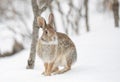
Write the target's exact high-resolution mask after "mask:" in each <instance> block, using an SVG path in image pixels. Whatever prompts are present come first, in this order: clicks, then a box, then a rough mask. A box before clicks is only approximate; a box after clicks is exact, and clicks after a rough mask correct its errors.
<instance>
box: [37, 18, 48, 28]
mask: <svg viewBox="0 0 120 82" xmlns="http://www.w3.org/2000/svg"><path fill="white" fill-rule="evenodd" d="M37 23H38V25H39V26H40V27H41V28H44V27H45V25H46V21H45V19H44V18H43V17H37Z"/></svg>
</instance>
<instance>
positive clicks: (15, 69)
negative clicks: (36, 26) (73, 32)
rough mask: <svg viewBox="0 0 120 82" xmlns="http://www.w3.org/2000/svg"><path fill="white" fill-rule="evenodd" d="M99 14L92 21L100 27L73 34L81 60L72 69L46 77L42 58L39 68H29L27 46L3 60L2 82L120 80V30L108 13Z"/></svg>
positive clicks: (0, 74) (95, 26)
mask: <svg viewBox="0 0 120 82" xmlns="http://www.w3.org/2000/svg"><path fill="white" fill-rule="evenodd" d="M96 16H97V17H95V16H94V18H93V19H92V21H91V22H90V24H91V28H95V29H98V30H92V31H91V32H89V33H85V34H81V36H71V38H72V40H73V41H74V43H75V44H76V47H77V52H78V60H77V62H76V64H75V65H74V66H73V67H72V70H71V71H69V72H67V73H64V74H61V75H54V76H51V77H46V76H43V75H41V73H42V71H43V63H42V61H41V60H40V59H39V58H38V57H37V58H36V64H35V69H34V70H27V69H25V68H26V65H27V59H28V56H29V49H26V50H24V51H22V52H20V53H19V54H17V55H15V56H12V57H8V58H7V57H6V58H1V59H0V82H9V81H10V82H61V81H66V82H120V78H119V77H120V29H119V28H114V26H113V25H112V21H111V20H107V19H104V18H105V17H104V16H101V15H100V16H99V15H96ZM96 20H97V22H96V23H95V21H96ZM6 46H7V45H6Z"/></svg>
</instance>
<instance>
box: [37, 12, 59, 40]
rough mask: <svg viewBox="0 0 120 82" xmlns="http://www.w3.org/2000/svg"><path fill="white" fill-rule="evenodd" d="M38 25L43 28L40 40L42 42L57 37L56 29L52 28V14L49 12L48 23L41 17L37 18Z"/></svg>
mask: <svg viewBox="0 0 120 82" xmlns="http://www.w3.org/2000/svg"><path fill="white" fill-rule="evenodd" d="M37 23H38V25H39V26H40V27H41V28H42V29H43V33H42V36H41V40H42V41H44V42H51V41H55V40H56V39H57V35H56V31H55V29H54V24H53V23H54V16H53V14H52V13H51V14H50V15H49V18H48V24H47V23H46V21H45V19H44V18H43V17H38V18H37Z"/></svg>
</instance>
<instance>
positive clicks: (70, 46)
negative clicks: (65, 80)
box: [37, 13, 77, 76]
mask: <svg viewBox="0 0 120 82" xmlns="http://www.w3.org/2000/svg"><path fill="white" fill-rule="evenodd" d="M37 24H38V26H39V27H41V28H42V30H43V33H42V35H41V37H40V39H38V43H37V55H38V56H39V57H40V58H41V60H42V61H43V62H44V68H45V71H44V72H43V73H42V74H44V75H45V76H50V75H51V74H62V73H64V72H67V71H69V70H70V69H71V66H72V64H73V63H74V62H75V61H76V60H77V52H76V47H75V45H74V43H73V42H72V40H71V39H70V38H69V37H68V36H67V35H66V34H64V33H60V32H56V30H55V29H54V15H53V14H52V13H50V14H49V18H48V24H47V23H46V21H45V19H44V18H43V17H37ZM60 66H63V69H61V70H60V69H59V67H60Z"/></svg>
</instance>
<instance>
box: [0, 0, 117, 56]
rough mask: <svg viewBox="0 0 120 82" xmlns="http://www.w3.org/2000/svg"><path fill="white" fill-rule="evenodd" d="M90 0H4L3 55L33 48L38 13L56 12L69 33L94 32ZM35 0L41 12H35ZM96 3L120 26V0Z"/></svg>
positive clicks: (0, 10)
mask: <svg viewBox="0 0 120 82" xmlns="http://www.w3.org/2000/svg"><path fill="white" fill-rule="evenodd" d="M33 1H34V2H33ZM90 1H92V0H0V57H6V56H11V55H13V54H15V53H18V52H20V51H21V50H23V49H25V48H30V45H31V41H32V32H33V26H34V24H33V20H34V18H36V16H38V15H43V16H44V17H48V14H49V13H50V12H53V13H54V15H55V24H54V25H55V27H56V30H57V31H61V30H60V29H61V28H62V32H64V33H67V34H68V35H76V36H79V35H80V34H81V33H82V31H84V33H87V32H90V31H91V28H92V27H90V25H89V9H90V7H91V6H89V2H90ZM32 2H33V3H37V6H38V10H40V11H39V12H38V13H39V14H38V13H34V14H33V11H34V9H33V10H32V5H33V7H35V4H33V3H32ZM95 6H96V12H97V13H101V14H104V13H106V14H108V15H110V17H111V18H112V19H113V20H114V22H113V23H114V25H115V27H116V28H119V0H96V4H95ZM38 10H36V11H38ZM34 12H35V11H34ZM34 15H35V16H34ZM81 21H82V22H81ZM83 21H84V22H83ZM60 27H61V28H60ZM37 33H38V32H37ZM33 34H34V33H33ZM36 37H37V36H36ZM34 38H35V37H33V39H34ZM5 44H7V45H8V46H4V45H5Z"/></svg>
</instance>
